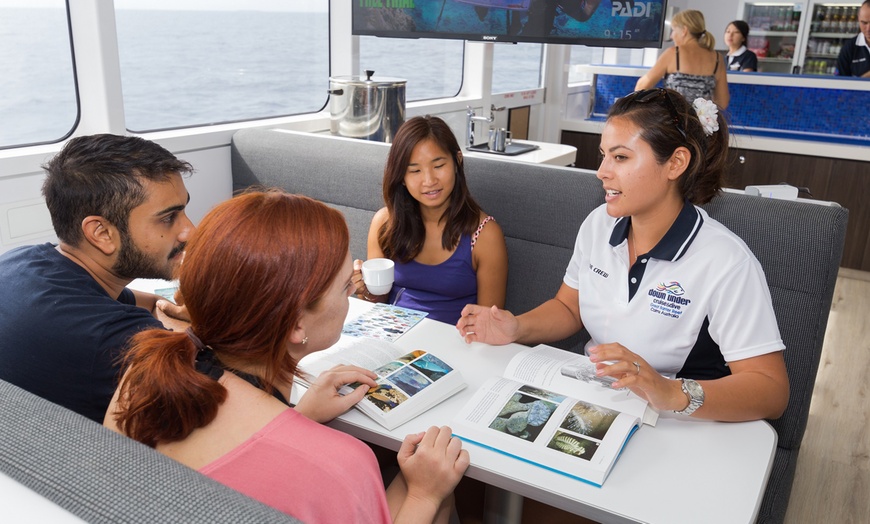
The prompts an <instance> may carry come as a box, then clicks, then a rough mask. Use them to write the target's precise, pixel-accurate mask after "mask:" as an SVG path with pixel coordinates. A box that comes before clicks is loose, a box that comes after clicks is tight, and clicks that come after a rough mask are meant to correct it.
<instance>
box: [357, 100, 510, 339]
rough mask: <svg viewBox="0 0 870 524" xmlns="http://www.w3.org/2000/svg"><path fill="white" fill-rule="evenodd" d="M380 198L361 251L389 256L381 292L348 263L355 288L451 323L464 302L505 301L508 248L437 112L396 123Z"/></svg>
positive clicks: (370, 297) (497, 303) (373, 297)
mask: <svg viewBox="0 0 870 524" xmlns="http://www.w3.org/2000/svg"><path fill="white" fill-rule="evenodd" d="M383 191H384V203H385V204H386V207H384V208H382V209H380V210H379V211H378V212H377V213H376V214H375V216H374V218H373V219H372V223H371V227H370V228H369V236H368V257H369V258H389V259H392V260H393V261H394V262H395V263H396V267H395V282H394V284H393V288H392V290H391V291H390V294H389V296H387V295H381V296H377V295H371V293H369V291H368V289H366V287H365V283H364V282H363V281H362V278H361V275H360V274H359V267H360V265H361V264H362V262H361V261H356V262H355V267H354V269H355V274H354V279H355V282H356V283H357V292H358V293H359V294H361V295H362V296H363V298H365V299H367V300H372V301H378V302H386V301H389V302H390V303H395V304H396V305H399V306H404V307H409V308H412V309H417V310H421V311H426V312H428V313H429V318H432V319H434V320H440V321H442V322H447V323H449V324H455V323H456V321H457V320H459V313H460V312H461V311H462V308H463V307H464V306H465V305H466V304H482V305H484V306H498V307H504V301H505V293H506V286H507V272H508V263H507V247H506V246H505V241H504V234H503V233H502V230H501V227H499V225H498V224H497V223H496V222H495V221H494V220H493V217H491V216H489V215H487V214H486V213H484V212H483V211H482V210H481V209H480V206H479V205H478V204H477V202H475V200H474V198H472V196H471V193H470V192H469V191H468V186H467V184H466V180H465V169H464V166H463V162H462V150H461V149H460V147H459V143H458V142H457V141H456V137H455V136H454V135H453V132H452V131H451V130H450V128H449V127H448V126H447V124H446V123H445V122H444V121H443V120H441V119H440V118H438V117H434V116H418V117H414V118H412V119H410V120H408V121H407V122H405V123H404V124H402V126H401V127H400V128H399V131H398V132H397V133H396V137H395V140H394V141H393V144H392V146H391V147H390V153H389V155H388V157H387V165H386V168H385V169H384V181H383Z"/></svg>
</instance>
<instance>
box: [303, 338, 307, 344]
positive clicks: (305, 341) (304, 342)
mask: <svg viewBox="0 0 870 524" xmlns="http://www.w3.org/2000/svg"><path fill="white" fill-rule="evenodd" d="M307 343H308V337H305V338H303V339H302V344H303V345H304V344H307Z"/></svg>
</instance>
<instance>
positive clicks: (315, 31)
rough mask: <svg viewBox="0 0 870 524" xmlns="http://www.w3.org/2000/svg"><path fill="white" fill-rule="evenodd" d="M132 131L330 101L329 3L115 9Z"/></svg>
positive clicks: (183, 0)
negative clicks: (328, 87)
mask: <svg viewBox="0 0 870 524" xmlns="http://www.w3.org/2000/svg"><path fill="white" fill-rule="evenodd" d="M115 6H116V25H117V31H118V53H119V55H120V61H121V82H122V85H123V91H124V112H125V116H126V122H127V129H129V130H131V131H136V132H143V131H154V130H159V129H169V128H179V127H190V126H198V125H206V124H216V123H225V122H235V121H242V120H254V119H261V118H271V117H278V116H286V115H294V114H301V113H312V112H317V111H320V110H321V109H323V108H324V107H325V106H326V103H327V101H328V93H327V84H326V78H328V77H329V13H328V0H310V1H307V2H272V1H269V0H224V1H222V2H202V1H196V0H175V1H171V2H170V1H161V2H154V1H153V0H117V1H116V2H115Z"/></svg>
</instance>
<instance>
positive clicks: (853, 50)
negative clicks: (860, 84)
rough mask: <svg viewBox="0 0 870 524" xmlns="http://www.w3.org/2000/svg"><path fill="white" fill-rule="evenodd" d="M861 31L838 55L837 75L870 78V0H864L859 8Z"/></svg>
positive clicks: (847, 42)
mask: <svg viewBox="0 0 870 524" xmlns="http://www.w3.org/2000/svg"><path fill="white" fill-rule="evenodd" d="M858 26H859V27H860V29H861V32H860V33H858V36H856V37H855V38H854V39H853V40H848V41H846V42H845V43H844V44H843V48H842V49H840V56H838V57H837V75H839V76H855V77H860V78H870V0H864V3H863V4H861V9H859V10H858Z"/></svg>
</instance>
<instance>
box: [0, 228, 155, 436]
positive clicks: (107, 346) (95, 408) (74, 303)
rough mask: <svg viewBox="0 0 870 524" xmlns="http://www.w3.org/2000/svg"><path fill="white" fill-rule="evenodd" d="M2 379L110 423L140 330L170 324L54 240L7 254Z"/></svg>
mask: <svg viewBox="0 0 870 524" xmlns="http://www.w3.org/2000/svg"><path fill="white" fill-rule="evenodd" d="M0 289H2V293H0V379H3V380H5V381H7V382H11V383H12V384H15V385H16V386H18V387H20V388H23V389H26V390H27V391H30V392H31V393H33V394H35V395H38V396H40V397H43V398H45V399H47V400H50V401H52V402H54V403H56V404H60V405H61V406H64V407H66V408H69V409H71V410H73V411H75V412H77V413H80V414H82V415H84V416H86V417H88V418H90V419H92V420H95V421H97V422H100V423H102V421H103V417H104V415H105V414H106V408H108V406H109V401H111V399H112V395H113V394H114V391H115V387H116V385H117V380H118V373H119V370H120V366H119V361H118V360H119V359H118V357H119V356H120V355H121V352H122V350H123V349H124V348H125V347H126V344H127V342H128V340H129V338H130V336H132V335H133V334H134V333H136V332H138V331H140V330H142V329H145V328H151V327H159V328H162V327H163V325H162V324H161V323H160V321H158V320H157V319H156V318H154V316H152V315H151V313H150V312H148V311H146V310H145V309H144V308H141V307H137V306H136V305H135V304H136V299H135V297H134V295H133V292H132V291H130V290H129V289H124V291H123V292H121V296H120V297H117V299H116V298H114V297H110V296H109V295H108V294H107V293H106V291H105V290H104V289H103V288H102V287H101V286H100V285H99V284H98V283H97V282H96V281H95V280H94V279H93V278H92V277H91V275H90V274H89V273H88V272H87V271H85V269H84V268H82V267H81V266H79V265H78V264H76V263H75V262H73V261H72V260H70V259H68V258H67V257H65V256H63V255H62V254H61V253H59V252H58V251H57V249H55V246H53V245H52V244H43V245H38V246H26V247H21V248H17V249H13V250H11V251H9V252H7V253H4V254H3V255H0Z"/></svg>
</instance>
